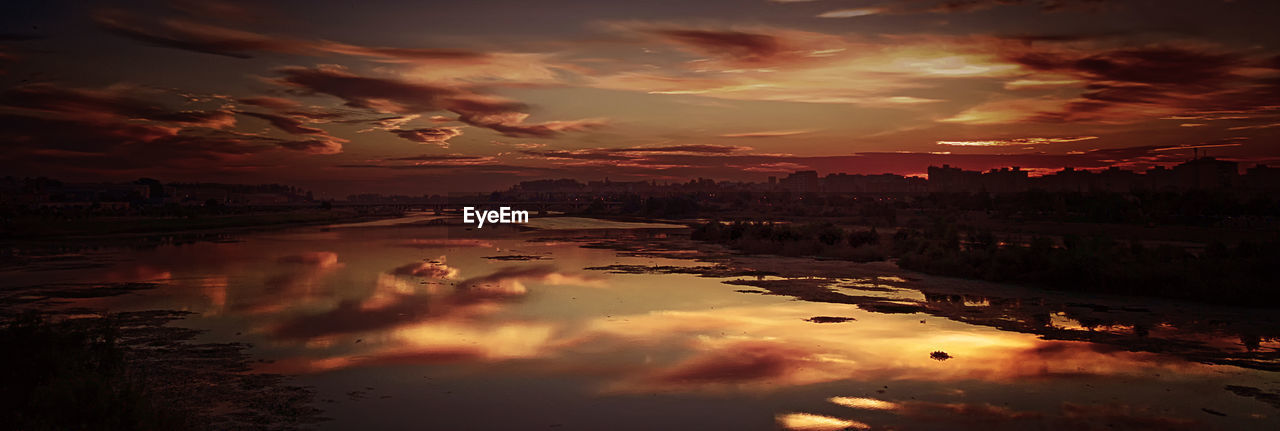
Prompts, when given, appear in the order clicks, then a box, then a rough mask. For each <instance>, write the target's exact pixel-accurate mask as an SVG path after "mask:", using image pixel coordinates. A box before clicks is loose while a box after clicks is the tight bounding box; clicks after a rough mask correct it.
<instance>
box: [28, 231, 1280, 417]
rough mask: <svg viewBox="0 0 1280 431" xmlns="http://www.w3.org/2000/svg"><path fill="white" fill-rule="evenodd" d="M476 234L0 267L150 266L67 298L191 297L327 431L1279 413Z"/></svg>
mask: <svg viewBox="0 0 1280 431" xmlns="http://www.w3.org/2000/svg"><path fill="white" fill-rule="evenodd" d="M415 220H417V219H415ZM571 222H572V220H567V221H566V220H562V221H557V223H555V224H553V225H554V226H552V227H556V228H564V227H571V226H568V225H570V224H573V223H571ZM623 227H635V226H623ZM482 231H483V232H482ZM482 231H474V230H471V231H468V230H463V229H462V228H459V227H457V226H454V227H445V226H424V225H398V226H397V225H395V224H394V223H387V222H382V223H372V224H367V225H360V226H347V227H338V228H305V229H296V230H290V231H282V232H271V233H258V234H250V235H245V236H243V237H241V238H238V239H240V240H241V241H239V242H227V243H212V242H204V243H196V244H188V245H181V246H163V247H159V248H154V249H147V250H128V249H124V250H122V251H120V252H119V254H118V255H115V256H113V261H114V262H115V263H112V264H110V265H107V266H105V267H100V268H82V269H72V270H57V271H38V272H32V271H27V272H15V273H10V274H7V275H6V277H8V278H9V282H13V283H24V284H31V283H40V282H43V283H48V282H86V281H93V282H102V281H154V282H158V283H161V284H162V286H161V287H160V288H158V289H153V290H147V291H141V292H138V293H133V294H129V295H125V296H119V297H113V298H105V299H94V300H88V301H86V302H82V303H80V304H78V305H91V306H101V307H106V308H109V309H113V310H121V311H124V310H144V309H180V310H189V311H193V312H196V313H199V314H198V315H196V316H194V317H191V318H189V319H186V320H184V321H181V322H178V324H180V325H183V326H187V327H193V328H198V329H207V330H208V332H207V333H206V334H205V335H204V336H203V337H202V339H201V341H217V342H227V341H236V342H246V343H251V344H252V345H253V346H254V348H253V349H252V350H251V353H252V354H253V355H254V356H255V357H256V358H260V359H262V360H263V363H262V364H261V369H262V370H263V371H271V372H281V373H289V374H296V375H297V376H298V377H297V380H296V381H297V382H299V383H301V384H304V385H310V386H314V387H315V389H316V390H317V392H318V397H317V399H318V400H320V402H319V407H321V408H323V409H324V410H325V411H326V416H328V417H331V418H332V420H331V421H328V422H324V423H322V424H321V425H320V427H321V428H326V429H591V430H598V429H611V430H620V429H738V430H749V429H779V428H789V429H809V430H827V429H846V428H847V429H868V428H869V429H881V428H892V429H944V428H945V429H984V430H988V429H1111V428H1112V427H1115V428H1119V429H1130V428H1131V429H1181V428H1185V429H1280V421H1278V420H1277V414H1278V413H1280V410H1277V409H1276V408H1273V407H1271V406H1269V405H1267V404H1265V403H1263V402H1260V401H1258V400H1255V399H1253V398H1246V397H1242V396H1239V395H1236V394H1233V393H1231V392H1228V391H1225V390H1223V387H1224V386H1225V385H1244V386H1253V387H1262V388H1270V389H1273V390H1274V389H1275V388H1277V387H1280V384H1278V383H1277V382H1278V380H1280V378H1278V376H1277V373H1269V372H1264V371H1255V370H1248V369H1244V368H1237V367H1231V366H1211V365H1205V364H1199V363H1193V362H1187V361H1183V360H1179V359H1176V358H1172V357H1166V356H1162V355H1160V354H1155V353H1141V352H1128V351H1123V350H1119V349H1115V348H1106V347H1103V346H1099V345H1094V344H1091V343H1086V342H1075V341H1048V340H1043V339H1040V338H1039V337H1037V336H1036V335H1032V334H1023V333H1016V332H1005V331H1000V330H997V329H994V328H990V327H986V326H973V325H969V324H964V323H960V322H956V321H952V320H948V319H942V318H937V317H933V316H926V315H924V314H883V313H873V312H868V311H864V310H862V309H860V308H858V307H857V306H854V305H848V304H829V303H814V302H805V301H798V300H794V299H792V298H789V297H785V296H776V295H762V294H759V293H750V292H747V293H744V292H739V291H737V290H735V289H740V288H741V286H736V287H735V286H732V285H728V284H724V283H722V281H725V280H726V279H721V278H706V277H697V276H694V275H678V274H677V275H672V274H612V273H607V272H604V271H595V270H585V269H584V268H587V267H595V266H603V265H613V264H640V265H677V266H680V265H684V266H688V265H699V263H696V262H694V261H691V260H670V259H657V258H642V257H625V256H619V255H618V254H617V253H616V252H614V251H612V250H606V249H591V248H582V247H580V246H579V245H580V244H579V243H575V242H571V241H558V240H551V239H547V238H554V237H555V234H554V232H548V231H533V232H529V231H517V230H515V229H510V228H505V227H498V228H496V229H490V228H488V227H486V229H483V230H482ZM513 256H514V257H513ZM534 258H536V259H534ZM520 259H524V260H520ZM880 281H882V282H883V283H884V285H885V286H886V287H893V286H894V282H895V278H894V277H888V278H885V279H883V280H880ZM864 282H865V281H864ZM870 282H872V283H876V282H877V281H876V280H871V281H870ZM912 293H913V292H911V291H909V290H907V291H900V292H899V293H898V294H901V295H908V296H910V295H911V294H912ZM915 294H916V295H918V292H917V293H915ZM815 316H828V317H841V318H851V319H852V320H848V321H844V322H836V323H814V322H810V321H808V320H807V319H810V318H812V317H815ZM935 351H945V352H946V353H947V354H948V355H949V356H950V357H951V358H950V359H946V360H938V359H935V358H931V353H932V352H935Z"/></svg>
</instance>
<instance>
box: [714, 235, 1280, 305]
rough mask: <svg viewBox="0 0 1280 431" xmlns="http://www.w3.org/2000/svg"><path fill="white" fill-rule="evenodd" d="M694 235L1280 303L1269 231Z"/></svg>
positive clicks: (849, 256)
mask: <svg viewBox="0 0 1280 431" xmlns="http://www.w3.org/2000/svg"><path fill="white" fill-rule="evenodd" d="M691 238H693V239H695V240H701V241H707V242H712V243H717V244H724V245H727V246H729V247H731V248H733V249H735V250H738V251H741V252H744V253H749V254H777V255H784V256H811V257H818V258H832V259H844V260H851V261H856V262H873V261H880V260H886V259H894V261H895V262H896V263H897V264H898V266H899V267H901V268H903V269H909V270H913V271H918V272H922V273H926V274H933V275H943V276H950V277H961V278H969V279H977V280H986V281H994V282H1005V283H1016V284H1025V285H1031V286H1038V287H1047V288H1051V289H1058V290H1066V291H1076V292H1092V293H1108V294H1118V295H1138V296H1152V297H1162V298H1173V299H1184V300H1195V301H1203V302H1207V303H1216V304H1233V305H1246V306H1253V307H1269V306H1274V305H1275V304H1277V303H1280V292H1277V291H1276V290H1275V289H1274V288H1273V287H1274V286H1275V285H1276V284H1277V283H1280V273H1277V272H1276V271H1275V270H1274V265H1275V264H1276V263H1280V242H1277V241H1275V240H1269V239H1267V238H1266V237H1265V236H1262V237H1259V238H1258V239H1257V240H1254V241H1240V242H1237V243H1235V244H1231V245H1227V244H1224V243H1222V242H1211V243H1209V244H1205V245H1204V246H1203V248H1202V249H1200V250H1191V249H1188V248H1187V247H1178V246H1174V245H1168V244H1163V245H1157V246H1149V245H1146V244H1144V243H1143V242H1138V241H1117V240H1115V239H1112V238H1110V237H1107V236H1089V237H1080V236H1076V235H1065V236H1062V237H1060V238H1056V239H1055V238H1052V237H1048V236H1040V235H1004V236H1001V235H997V234H995V233H992V232H990V231H979V230H975V229H972V228H964V227H959V226H957V225H956V224H954V223H948V222H945V221H941V220H939V221H936V222H935V223H933V224H931V225H929V226H927V227H924V228H917V229H913V228H901V229H896V230H895V231H893V232H892V233H891V234H884V233H881V232H879V231H877V230H876V229H875V228H870V229H862V228H853V229H845V228H843V227H841V226H838V225H835V224H833V223H830V222H826V223H821V222H816V223H808V224H801V225H794V224H773V223H747V222H736V223H730V224H722V223H719V222H708V223H704V224H698V225H695V229H694V231H693V232H692V233H691Z"/></svg>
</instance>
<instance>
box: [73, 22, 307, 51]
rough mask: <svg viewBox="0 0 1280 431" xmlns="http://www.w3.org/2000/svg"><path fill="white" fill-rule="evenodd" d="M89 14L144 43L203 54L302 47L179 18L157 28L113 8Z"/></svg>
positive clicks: (112, 29)
mask: <svg viewBox="0 0 1280 431" xmlns="http://www.w3.org/2000/svg"><path fill="white" fill-rule="evenodd" d="M93 18H94V21H95V22H97V24H98V26H99V27H101V28H102V29H104V30H106V31H109V32H111V33H114V34H116V35H119V36H123V37H127V38H129V39H133V40H136V41H139V42H142V43H145V44H148V45H153V46H159V47H165V48H174V49H181V50H185V51H193V52H199V53H204V54H213V55H221V56H226V57H233V58H252V57H253V56H252V55H250V53H252V52H260V51H271V52H286V53H300V52H301V51H302V48H303V46H301V45H300V44H299V43H297V42H294V41H286V40H277V39H274V38H271V37H267V36H263V35H260V34H256V33H250V32H245V31H238V30H231V29H226V28H222V27H215V26H209V25H202V24H197V23H194V22H188V21H182V20H166V21H164V22H163V23H162V24H161V25H160V26H159V28H154V27H149V26H146V25H144V24H142V23H141V22H139V21H140V20H138V19H137V18H136V17H134V16H132V15H131V14H128V13H125V12H122V11H116V10H107V11H100V12H98V13H96V14H94V17H93Z"/></svg>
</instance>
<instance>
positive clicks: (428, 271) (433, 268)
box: [391, 261, 458, 278]
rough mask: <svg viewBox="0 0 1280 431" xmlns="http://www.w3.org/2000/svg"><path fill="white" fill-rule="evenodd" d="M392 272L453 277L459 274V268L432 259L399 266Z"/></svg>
mask: <svg viewBox="0 0 1280 431" xmlns="http://www.w3.org/2000/svg"><path fill="white" fill-rule="evenodd" d="M391 273H392V274H395V275H407V276H414V277H422V278H453V277H454V276H456V275H458V270H457V269H454V268H452V267H450V266H449V265H445V264H444V263H443V262H436V261H431V262H416V263H410V264H407V265H403V266H398V267H396V268H395V269H393V270H391Z"/></svg>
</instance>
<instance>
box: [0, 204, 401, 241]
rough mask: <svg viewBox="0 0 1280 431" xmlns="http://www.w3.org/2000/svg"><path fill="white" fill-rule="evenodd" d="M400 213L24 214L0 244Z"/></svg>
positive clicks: (2, 233) (5, 226) (0, 235)
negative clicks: (96, 215)
mask: <svg viewBox="0 0 1280 431" xmlns="http://www.w3.org/2000/svg"><path fill="white" fill-rule="evenodd" d="M401 215H403V213H402V212H400V211H358V210H352V209H324V208H300V209H285V210H272V211H250V212H241V213H207V212H192V213H189V214H181V215H165V216H123V217H108V216H102V217H93V216H82V217H59V216H37V215H25V216H15V217H10V218H7V219H5V220H3V221H2V222H0V226H2V227H0V240H5V239H7V240H46V239H56V240H71V239H79V238H85V237H108V236H124V237H127V236H146V235H156V234H173V233H183V232H208V231H216V230H233V229H254V228H275V227H281V226H286V227H292V226H311V225H321V224H331V223H345V222H360V221H369V220H377V219H382V218H390V217H399V216H401Z"/></svg>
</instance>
